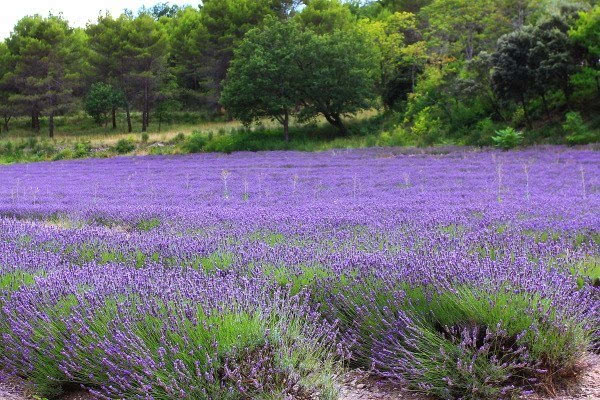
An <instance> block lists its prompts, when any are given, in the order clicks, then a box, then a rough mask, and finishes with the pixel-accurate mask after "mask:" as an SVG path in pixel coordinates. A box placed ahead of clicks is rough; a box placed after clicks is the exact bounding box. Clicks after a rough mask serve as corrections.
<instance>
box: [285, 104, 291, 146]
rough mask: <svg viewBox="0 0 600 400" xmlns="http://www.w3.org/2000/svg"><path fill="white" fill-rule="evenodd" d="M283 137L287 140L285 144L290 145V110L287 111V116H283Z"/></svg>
mask: <svg viewBox="0 0 600 400" xmlns="http://www.w3.org/2000/svg"><path fill="white" fill-rule="evenodd" d="M283 137H284V138H285V142H286V143H289V141H290V113H289V112H288V110H287V109H286V110H285V115H284V116H283Z"/></svg>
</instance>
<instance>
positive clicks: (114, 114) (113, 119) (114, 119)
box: [112, 106, 117, 129]
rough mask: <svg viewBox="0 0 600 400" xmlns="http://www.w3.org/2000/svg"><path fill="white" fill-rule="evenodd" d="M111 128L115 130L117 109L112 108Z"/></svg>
mask: <svg viewBox="0 0 600 400" xmlns="http://www.w3.org/2000/svg"><path fill="white" fill-rule="evenodd" d="M112 128H113V129H117V107H114V106H113V108H112Z"/></svg>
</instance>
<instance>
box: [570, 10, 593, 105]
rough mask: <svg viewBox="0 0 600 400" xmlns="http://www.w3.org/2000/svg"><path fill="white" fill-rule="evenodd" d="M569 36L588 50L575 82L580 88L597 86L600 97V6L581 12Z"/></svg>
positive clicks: (574, 77)
mask: <svg viewBox="0 0 600 400" xmlns="http://www.w3.org/2000/svg"><path fill="white" fill-rule="evenodd" d="M569 36H570V37H571V38H572V39H573V40H575V42H576V43H578V44H579V45H580V46H582V47H584V48H585V49H586V54H584V55H583V57H582V64H583V69H582V71H581V72H579V73H578V74H575V75H574V76H573V81H574V82H576V83H578V84H579V85H580V86H581V85H583V86H588V87H593V85H594V84H595V86H596V92H597V95H598V96H600V5H596V6H595V7H593V8H592V9H590V10H589V11H587V12H580V13H579V19H578V20H577V22H576V23H575V26H574V27H573V28H572V29H571V30H570V31H569Z"/></svg>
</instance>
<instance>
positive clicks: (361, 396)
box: [0, 354, 600, 400]
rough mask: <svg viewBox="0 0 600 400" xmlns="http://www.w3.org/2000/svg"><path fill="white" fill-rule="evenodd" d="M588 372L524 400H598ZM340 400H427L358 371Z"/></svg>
mask: <svg viewBox="0 0 600 400" xmlns="http://www.w3.org/2000/svg"><path fill="white" fill-rule="evenodd" d="M586 363H587V368H585V369H584V370H583V372H582V373H581V375H580V376H579V377H578V379H577V382H576V383H574V384H573V385H571V386H569V387H567V388H564V389H563V390H561V391H560V392H559V393H557V395H556V396H554V397H547V396H546V397H540V396H528V397H526V398H524V399H523V400H548V399H553V400H600V355H597V354H590V355H588V356H587V359H586ZM32 399H33V397H32V396H29V395H28V394H27V390H26V386H25V383H24V382H23V381H22V380H20V379H18V378H15V377H12V376H10V375H7V374H5V373H2V372H0V400H32ZM93 399H94V396H92V395H90V394H89V393H86V392H83V391H78V392H73V393H69V394H68V395H65V396H63V397H62V398H61V400H93ZM340 400H428V399H427V398H426V397H423V396H421V395H418V394H415V393H412V392H410V391H408V390H406V389H405V388H402V387H401V386H398V385H392V384H388V383H384V382H380V381H377V380H375V379H373V378H371V377H369V376H368V374H366V373H364V372H361V371H351V372H349V373H348V374H346V376H345V378H344V382H342V387H341V396H340Z"/></svg>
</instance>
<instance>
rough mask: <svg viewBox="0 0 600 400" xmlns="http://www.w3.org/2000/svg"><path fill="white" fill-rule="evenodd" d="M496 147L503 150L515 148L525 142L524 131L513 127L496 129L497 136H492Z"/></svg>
mask: <svg viewBox="0 0 600 400" xmlns="http://www.w3.org/2000/svg"><path fill="white" fill-rule="evenodd" d="M492 141H493V142H494V144H495V146H496V147H499V148H501V149H503V150H510V149H514V148H515V147H517V146H518V145H520V144H521V142H523V133H522V132H520V131H517V130H515V129H513V128H511V127H508V128H505V129H501V130H498V131H496V136H494V137H492Z"/></svg>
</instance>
